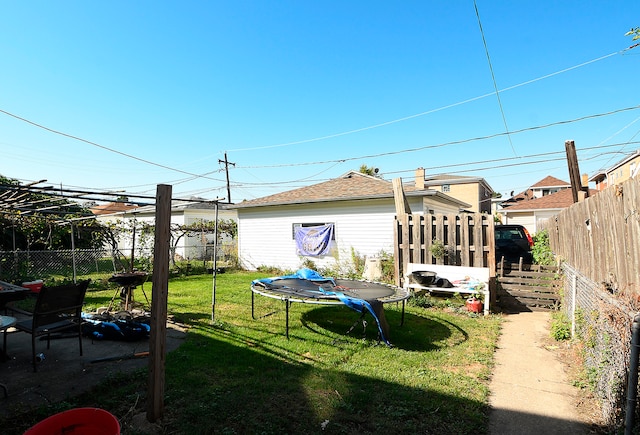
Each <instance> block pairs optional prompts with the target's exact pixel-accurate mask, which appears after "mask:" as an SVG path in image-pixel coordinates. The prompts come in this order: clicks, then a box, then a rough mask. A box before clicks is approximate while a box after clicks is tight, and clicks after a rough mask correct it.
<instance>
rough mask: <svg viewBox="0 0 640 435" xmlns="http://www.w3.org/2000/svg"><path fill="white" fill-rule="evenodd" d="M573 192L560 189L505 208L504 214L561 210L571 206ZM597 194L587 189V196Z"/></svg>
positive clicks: (595, 191) (593, 190)
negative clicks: (515, 211) (516, 211)
mask: <svg viewBox="0 0 640 435" xmlns="http://www.w3.org/2000/svg"><path fill="white" fill-rule="evenodd" d="M572 192H573V190H572V189H571V188H569V189H562V190H560V191H558V192H556V193H552V194H550V195H545V196H543V197H540V198H535V199H531V200H529V201H522V202H520V203H518V204H514V205H511V206H509V207H506V208H505V209H504V210H503V211H504V212H507V213H509V212H511V211H514V210H519V211H523V210H544V209H563V208H567V207H569V206H571V205H572V204H573V193H572ZM596 193H598V191H597V190H595V189H589V195H595V194H596Z"/></svg>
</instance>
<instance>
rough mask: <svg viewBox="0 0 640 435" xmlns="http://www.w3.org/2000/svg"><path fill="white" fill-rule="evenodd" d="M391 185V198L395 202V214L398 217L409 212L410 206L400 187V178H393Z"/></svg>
mask: <svg viewBox="0 0 640 435" xmlns="http://www.w3.org/2000/svg"><path fill="white" fill-rule="evenodd" d="M391 185H392V186H393V199H394V201H395V203H396V216H397V217H398V219H400V217H401V216H402V215H404V214H408V213H411V207H410V206H409V201H407V197H406V196H405V194H404V190H403V189H402V178H394V179H393V180H392V181H391Z"/></svg>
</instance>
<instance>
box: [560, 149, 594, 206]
mask: <svg viewBox="0 0 640 435" xmlns="http://www.w3.org/2000/svg"><path fill="white" fill-rule="evenodd" d="M564 147H565V151H566V154H567V165H568V166H569V178H570V181H571V190H572V193H573V202H574V203H575V202H578V201H581V200H582V199H584V198H586V197H588V196H589V186H588V185H587V187H586V188H585V187H584V186H583V185H582V180H581V179H580V168H579V166H578V156H577V154H576V144H575V142H574V141H572V140H567V141H565V142H564Z"/></svg>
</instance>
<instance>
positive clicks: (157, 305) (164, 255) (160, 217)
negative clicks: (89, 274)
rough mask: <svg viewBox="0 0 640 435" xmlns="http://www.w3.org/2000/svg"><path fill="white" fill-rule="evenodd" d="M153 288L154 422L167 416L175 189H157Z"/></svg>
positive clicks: (150, 409)
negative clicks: (166, 391) (169, 309)
mask: <svg viewBox="0 0 640 435" xmlns="http://www.w3.org/2000/svg"><path fill="white" fill-rule="evenodd" d="M155 231H156V232H155V244H154V250H153V279H152V288H151V294H152V296H151V324H150V326H151V331H150V334H149V378H148V379H149V385H148V386H147V388H148V394H147V420H149V421H150V422H151V423H154V422H155V421H156V420H158V419H160V418H162V415H163V413H164V385H165V380H164V372H165V356H166V342H167V296H168V293H169V252H170V247H171V245H170V239H171V186H168V185H166V184H159V185H158V187H157V190H156V230H155Z"/></svg>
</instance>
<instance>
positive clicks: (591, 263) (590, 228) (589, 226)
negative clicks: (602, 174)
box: [544, 179, 640, 294]
mask: <svg viewBox="0 0 640 435" xmlns="http://www.w3.org/2000/svg"><path fill="white" fill-rule="evenodd" d="M544 228H545V229H546V230H548V232H549V242H550V244H551V248H552V250H553V251H554V252H555V253H556V255H558V256H560V257H561V258H562V259H563V260H565V261H566V262H567V263H569V264H571V265H572V266H573V267H575V268H576V269H578V270H580V271H581V272H582V273H583V274H585V276H587V277H588V278H589V279H591V280H592V281H594V282H597V283H604V284H605V286H607V287H609V289H610V290H611V291H629V292H632V293H636V294H637V293H639V292H640V287H639V286H638V280H639V277H640V248H639V246H640V180H639V179H631V180H628V181H626V182H624V183H622V184H620V185H615V186H610V187H608V188H607V189H604V190H603V191H601V192H599V193H598V194H596V195H593V196H592V197H589V198H587V199H585V200H584V201H581V202H578V203H576V204H574V205H572V206H571V207H569V208H567V209H565V210H563V211H562V212H561V213H560V214H559V215H558V216H557V217H556V218H555V219H550V220H549V221H547V222H546V224H545V225H544Z"/></svg>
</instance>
